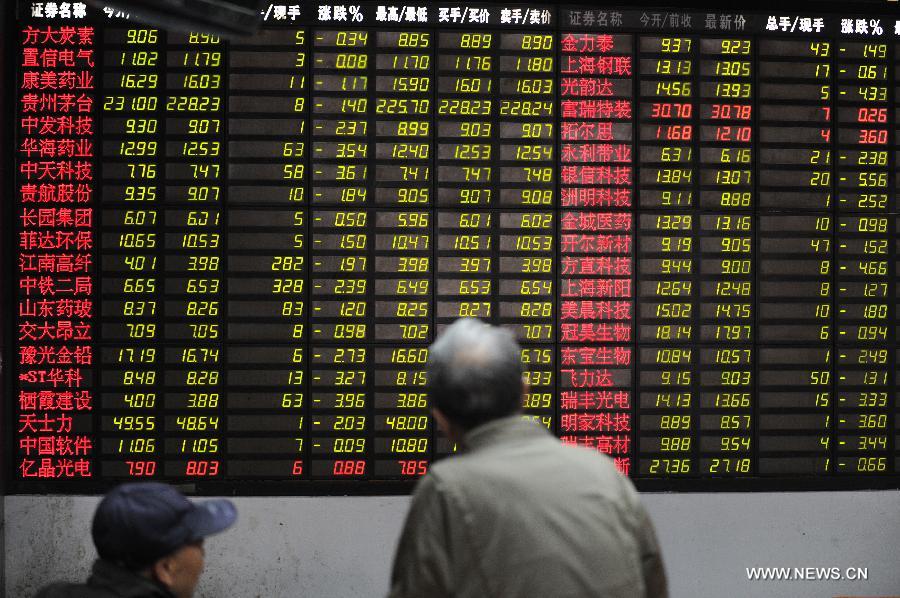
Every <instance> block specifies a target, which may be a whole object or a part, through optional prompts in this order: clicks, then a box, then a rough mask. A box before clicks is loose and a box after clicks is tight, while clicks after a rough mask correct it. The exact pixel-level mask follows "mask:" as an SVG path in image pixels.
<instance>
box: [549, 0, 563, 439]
mask: <svg viewBox="0 0 900 598" xmlns="http://www.w3.org/2000/svg"><path fill="white" fill-rule="evenodd" d="M550 10H551V11H552V12H551V14H552V18H553V27H552V28H551V31H552V32H553V47H554V52H553V108H554V111H553V114H554V117H553V157H554V164H553V180H554V181H555V183H554V185H553V203H552V205H551V208H552V209H553V222H555V223H556V227H555V230H554V234H553V263H554V264H555V265H556V268H555V270H556V271H555V272H554V274H553V293H552V295H551V300H552V301H553V303H554V309H553V327H552V331H551V335H552V336H551V338H552V341H553V344H552V345H551V347H552V354H553V370H552V372H553V386H552V387H551V389H552V392H553V430H552V432H553V435H554V436H556V437H557V438H559V437H560V435H561V433H562V431H561V427H560V418H561V417H562V408H561V405H562V397H561V388H560V384H559V370H560V365H561V363H560V357H561V350H560V337H561V336H562V335H561V334H560V331H559V326H560V323H561V321H562V319H561V315H560V314H561V311H560V310H561V309H562V287H561V286H560V283H561V279H562V261H561V258H562V251H561V247H560V246H561V243H560V240H561V239H562V234H563V230H562V143H561V135H560V131H561V129H562V102H561V97H560V66H561V65H562V44H561V41H562V37H563V33H562V15H563V9H562V8H561V7H560V6H559V5H556V6H554V7H553V8H552V9H550Z"/></svg>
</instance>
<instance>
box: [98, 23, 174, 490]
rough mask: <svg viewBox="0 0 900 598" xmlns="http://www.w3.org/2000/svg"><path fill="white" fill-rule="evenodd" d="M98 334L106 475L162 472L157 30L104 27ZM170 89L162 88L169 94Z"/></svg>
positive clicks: (161, 47) (160, 53)
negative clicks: (108, 343) (100, 333)
mask: <svg viewBox="0 0 900 598" xmlns="http://www.w3.org/2000/svg"><path fill="white" fill-rule="evenodd" d="M104 42H105V47H106V48H107V49H106V51H105V52H104V69H103V84H104V88H105V89H106V90H107V93H106V95H104V99H103V122H102V124H103V128H102V130H103V156H104V164H103V187H102V191H101V199H102V205H103V210H102V212H101V215H100V219H101V221H100V226H101V229H100V230H101V234H102V237H101V239H102V253H101V257H100V260H101V262H100V268H101V276H102V282H101V287H100V293H101V317H102V320H101V325H102V326H103V331H102V332H103V334H102V338H103V340H104V341H105V342H111V343H112V344H110V345H108V346H105V347H103V349H102V351H101V363H102V365H103V367H102V370H101V372H100V381H99V382H100V384H99V386H100V411H101V422H102V429H103V431H104V432H106V433H108V435H106V434H104V436H103V438H102V441H101V442H102V451H103V453H104V459H103V468H102V470H103V473H104V475H108V476H113V477H120V476H121V477H125V476H129V477H152V476H154V475H157V474H158V473H161V469H160V468H159V464H160V463H159V460H158V458H157V457H158V456H159V455H160V454H162V448H163V447H162V439H161V432H162V425H163V422H162V418H161V417H160V416H159V414H160V413H162V406H163V396H164V395H163V393H162V392H161V389H162V384H163V379H162V377H163V368H161V367H160V365H161V364H162V363H163V361H164V357H163V347H162V345H161V342H160V341H161V340H162V338H163V335H162V331H161V330H160V328H159V316H160V315H161V314H162V301H161V299H162V290H163V289H162V285H163V282H164V277H163V276H162V273H163V263H162V257H161V253H160V250H161V249H162V237H161V234H160V231H161V227H162V210H161V209H160V208H161V206H160V202H161V201H162V198H163V189H162V186H161V179H162V167H161V165H160V156H161V155H163V147H162V136H161V135H160V133H161V132H162V129H163V127H162V124H163V123H162V119H161V118H160V115H161V112H162V110H164V106H163V105H162V104H163V101H164V100H163V99H161V95H160V94H161V92H160V90H161V89H162V88H163V87H164V85H165V82H164V80H163V75H162V74H161V71H162V68H161V65H162V62H163V60H165V44H164V43H163V39H162V34H160V32H159V31H158V30H156V29H145V28H131V29H119V28H114V27H111V28H109V29H107V30H106V31H105V32H104ZM163 97H164V96H163Z"/></svg>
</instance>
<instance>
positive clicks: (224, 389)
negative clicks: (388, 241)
mask: <svg viewBox="0 0 900 598" xmlns="http://www.w3.org/2000/svg"><path fill="white" fill-rule="evenodd" d="M219 44H220V46H219V47H220V48H221V52H222V59H221V61H220V66H219V69H220V70H219V73H220V75H221V77H222V79H221V81H222V83H221V87H220V90H219V93H220V94H221V98H222V145H221V148H222V149H221V155H220V156H219V164H221V165H222V179H221V181H220V182H219V197H220V198H221V201H220V202H219V214H221V216H220V218H219V231H220V234H221V235H222V237H221V239H222V243H221V247H220V249H219V255H221V257H222V259H221V269H220V270H219V280H220V281H221V289H220V291H221V292H220V293H219V297H220V299H219V300H220V302H221V303H220V312H219V313H220V314H221V315H220V317H219V325H220V331H221V332H220V334H221V335H222V336H221V339H220V340H219V350H220V358H219V362H218V364H217V365H218V367H219V384H218V392H219V403H218V405H219V406H218V409H217V411H218V413H219V421H220V422H221V425H220V427H219V451H220V452H219V453H218V457H219V459H218V460H219V471H220V472H221V478H219V479H222V478H227V477H228V461H229V458H228V411H227V406H228V370H229V369H230V368H229V361H228V349H229V347H228V344H229V343H228V303H229V301H228V295H229V293H228V279H229V276H228V273H229V271H230V270H229V261H228V256H229V251H228V246H229V243H228V240H229V237H230V235H229V234H228V231H229V228H230V224H231V218H230V212H231V210H230V209H229V203H230V202H229V201H228V195H229V194H228V188H229V186H230V185H229V184H228V181H229V179H230V173H229V170H230V168H229V165H228V158H229V143H228V138H229V126H228V122H229V120H230V119H229V118H228V115H229V113H230V106H229V99H230V96H231V94H230V93H229V77H228V71H229V68H230V66H231V61H230V55H231V42H230V41H229V40H228V39H227V38H226V39H222V41H220V42H219Z"/></svg>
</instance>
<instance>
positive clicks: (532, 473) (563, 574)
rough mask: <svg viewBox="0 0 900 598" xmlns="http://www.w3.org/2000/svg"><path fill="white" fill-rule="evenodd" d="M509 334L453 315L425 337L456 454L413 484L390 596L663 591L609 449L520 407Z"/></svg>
mask: <svg viewBox="0 0 900 598" xmlns="http://www.w3.org/2000/svg"><path fill="white" fill-rule="evenodd" d="M519 354H520V349H519V346H518V345H517V344H516V341H515V339H514V338H513V336H512V334H511V333H510V332H509V331H507V330H503V329H500V328H496V327H492V326H488V325H485V324H484V323H482V322H480V321H478V320H476V319H464V320H459V321H457V322H455V323H454V324H453V325H452V326H450V327H449V328H447V330H445V331H444V333H443V335H441V337H440V338H439V339H438V340H437V342H435V343H434V344H433V345H432V347H431V352H430V355H429V363H428V365H429V370H428V383H429V389H430V396H431V400H432V407H433V412H434V417H435V419H436V421H437V423H438V425H439V426H440V427H441V429H442V430H444V432H445V433H446V434H447V436H448V437H449V438H450V440H451V441H452V442H456V443H457V446H458V454H457V455H454V456H452V457H450V458H447V459H445V460H443V461H441V462H439V463H436V464H434V465H433V466H432V468H431V470H430V471H429V472H428V474H427V475H426V476H425V477H423V478H422V479H421V480H420V481H419V484H418V486H417V487H416V491H415V494H414V496H413V499H412V505H411V507H410V511H409V514H408V516H407V520H406V524H405V526H404V530H403V534H402V536H401V538H400V543H399V545H398V547H397V552H396V554H395V557H394V568H393V573H392V577H391V591H390V597H391V598H424V597H428V598H441V597H445V596H446V597H449V596H453V597H458V598H468V597H472V598H475V597H478V598H486V597H497V598H500V597H503V598H576V597H577V598H586V597H592V598H625V597H629V598H631V597H652V598H658V597H665V596H667V595H668V592H667V588H666V577H665V571H664V569H663V563H662V556H661V554H660V550H659V546H658V544H657V541H656V536H655V533H654V531H653V525H652V523H651V522H650V518H649V517H648V515H647V512H646V511H645V510H644V507H643V506H642V505H641V503H640V500H639V498H638V494H637V492H636V491H635V489H634V486H633V485H632V484H631V482H630V481H629V480H628V479H627V478H626V477H624V476H622V475H620V474H619V473H618V471H617V470H616V469H615V466H614V465H613V463H612V460H611V459H609V458H608V457H606V456H605V455H601V454H598V453H595V452H592V451H588V450H587V449H582V448H575V447H568V446H564V445H563V444H562V443H560V442H559V440H558V439H556V438H555V437H553V436H552V435H551V434H550V433H549V432H548V431H547V430H546V428H543V427H540V426H538V425H537V424H535V423H532V422H531V421H528V420H527V419H523V417H522V413H521V406H522V396H523V394H524V393H525V392H527V388H526V387H525V384H524V382H523V379H522V374H523V372H522V365H521V360H520V358H519Z"/></svg>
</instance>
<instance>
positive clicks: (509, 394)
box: [428, 318, 522, 430]
mask: <svg viewBox="0 0 900 598" xmlns="http://www.w3.org/2000/svg"><path fill="white" fill-rule="evenodd" d="M520 353H521V349H520V348H519V345H518V343H516V339H515V337H514V336H513V334H512V332H510V331H509V330H506V329H503V328H499V327H496V326H489V325H487V324H485V323H484V322H482V321H481V320H478V319H477V318H463V319H460V320H457V321H456V322H454V323H453V324H451V325H450V326H449V327H447V329H446V330H444V332H443V334H441V335H440V337H438V339H437V341H435V342H434V344H433V345H431V349H430V351H429V354H428V388H429V392H430V395H431V400H432V406H434V407H437V408H438V409H440V410H441V412H442V413H444V415H446V416H447V417H448V418H449V419H450V420H451V421H453V422H454V423H456V424H457V425H459V426H461V427H462V428H464V429H466V430H469V429H471V428H474V427H475V426H478V425H480V424H482V423H485V422H488V421H490V420H493V419H497V418H500V417H505V416H507V415H511V414H512V413H515V412H516V411H517V410H518V409H519V408H520V407H521V405H522V361H521V357H520Z"/></svg>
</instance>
